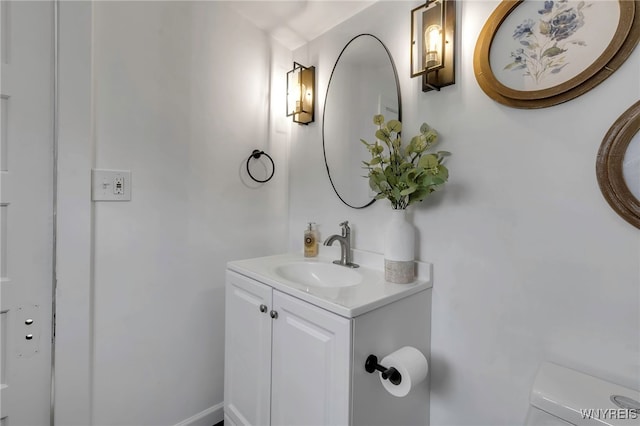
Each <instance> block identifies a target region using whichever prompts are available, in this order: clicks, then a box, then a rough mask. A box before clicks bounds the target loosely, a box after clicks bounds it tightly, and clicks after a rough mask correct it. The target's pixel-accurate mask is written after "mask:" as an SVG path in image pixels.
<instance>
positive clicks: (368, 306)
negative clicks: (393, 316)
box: [227, 247, 431, 318]
mask: <svg viewBox="0 0 640 426" xmlns="http://www.w3.org/2000/svg"><path fill="white" fill-rule="evenodd" d="M323 249H324V250H321V253H320V256H318V257H313V258H306V257H304V256H303V255H302V254H301V253H287V254H279V255H275V256H267V257H258V258H254V259H245V260H236V261H231V262H229V263H227V267H228V269H230V270H232V271H234V272H237V273H239V274H242V275H245V276H247V277H250V278H253V279H255V280H258V281H260V282H262V283H264V284H266V285H268V286H270V287H273V288H274V289H276V290H279V291H282V292H284V293H287V294H289V295H291V296H294V297H297V298H299V299H302V300H304V301H307V302H309V303H312V304H314V305H316V306H319V307H321V308H324V309H326V310H328V311H331V312H334V313H336V314H338V315H341V316H343V317H347V318H354V317H357V316H358V315H362V314H364V313H365V312H369V311H371V310H373V309H376V308H379V307H380V306H384V305H386V304H388V303H391V302H393V301H396V300H399V299H402V298H404V297H407V296H410V295H412V294H415V293H418V292H420V291H423V290H426V289H428V288H431V264H430V263H424V262H417V264H418V265H417V268H416V269H417V272H418V279H417V280H416V281H414V282H413V283H410V284H392V283H388V282H386V281H385V280H384V271H383V270H382V267H384V261H383V258H382V255H379V254H377V253H371V252H364V251H359V250H354V251H353V254H354V262H356V263H358V264H360V268H357V269H356V271H357V272H359V273H361V274H362V275H363V277H364V279H363V282H362V284H358V285H354V286H349V287H316V286H306V285H302V284H299V283H297V282H293V281H288V280H286V279H284V278H282V277H281V276H279V275H277V274H276V273H275V269H276V268H277V267H278V266H279V265H283V264H285V263H291V262H326V263H331V262H332V261H333V260H335V259H338V258H339V257H340V256H339V250H338V251H337V254H338V256H337V257H336V256H335V255H333V253H334V252H333V250H330V249H331V248H330V247H326V248H325V247H323ZM378 265H379V267H380V268H379V269H378V268H377V266H378Z"/></svg>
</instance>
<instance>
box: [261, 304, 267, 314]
mask: <svg viewBox="0 0 640 426" xmlns="http://www.w3.org/2000/svg"><path fill="white" fill-rule="evenodd" d="M260 312H262V313H265V312H267V305H260Z"/></svg>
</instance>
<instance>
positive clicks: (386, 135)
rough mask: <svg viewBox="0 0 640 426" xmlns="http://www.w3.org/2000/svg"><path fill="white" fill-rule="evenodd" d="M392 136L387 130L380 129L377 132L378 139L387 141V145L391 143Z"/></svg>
mask: <svg viewBox="0 0 640 426" xmlns="http://www.w3.org/2000/svg"><path fill="white" fill-rule="evenodd" d="M390 136H391V135H390V134H389V131H388V130H387V129H384V128H382V129H378V130H376V138H378V139H380V140H381V141H385V142H387V143H391V138H390Z"/></svg>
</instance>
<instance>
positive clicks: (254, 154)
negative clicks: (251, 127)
mask: <svg viewBox="0 0 640 426" xmlns="http://www.w3.org/2000/svg"><path fill="white" fill-rule="evenodd" d="M262 155H265V156H266V157H267V158H268V159H269V160H270V161H271V174H270V175H269V177H268V178H266V179H264V180H260V179H256V178H255V177H253V175H252V174H251V172H250V171H249V162H250V161H251V159H252V158H255V159H256V160H257V159H258V158H260V156H262ZM275 172H276V165H275V163H274V162H273V158H271V156H270V155H269V154H267V153H266V152H264V151H259V150H257V149H254V150H253V152H252V153H251V155H250V156H249V158H247V173H249V177H251V179H253V180H254V181H256V182H259V183H265V182H269V181H270V180H271V178H272V177H273V174H274V173H275Z"/></svg>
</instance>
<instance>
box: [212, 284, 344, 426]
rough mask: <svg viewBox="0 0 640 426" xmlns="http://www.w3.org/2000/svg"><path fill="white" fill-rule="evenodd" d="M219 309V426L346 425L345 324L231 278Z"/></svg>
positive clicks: (319, 310)
mask: <svg viewBox="0 0 640 426" xmlns="http://www.w3.org/2000/svg"><path fill="white" fill-rule="evenodd" d="M225 309H226V319H225V327H226V330H225V334H226V336H225V344H226V347H225V385H224V386H225V389H224V391H225V424H236V425H238V426H240V425H269V424H273V425H336V426H337V425H347V424H349V378H350V370H349V369H350V353H351V321H350V320H349V319H347V318H344V317H341V316H339V315H336V314H333V313H331V312H328V311H326V310H324V309H322V308H318V307H316V306H313V305H311V304H309V303H307V302H304V301H302V300H300V299H297V298H295V297H291V296H289V295H287V294H284V293H282V292H280V291H278V290H273V289H272V288H271V287H269V286H267V285H265V284H262V283H259V282H257V281H256V280H253V279H251V278H247V277H244V276H242V275H240V274H237V273H235V272H233V271H227V286H226V307H225Z"/></svg>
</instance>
